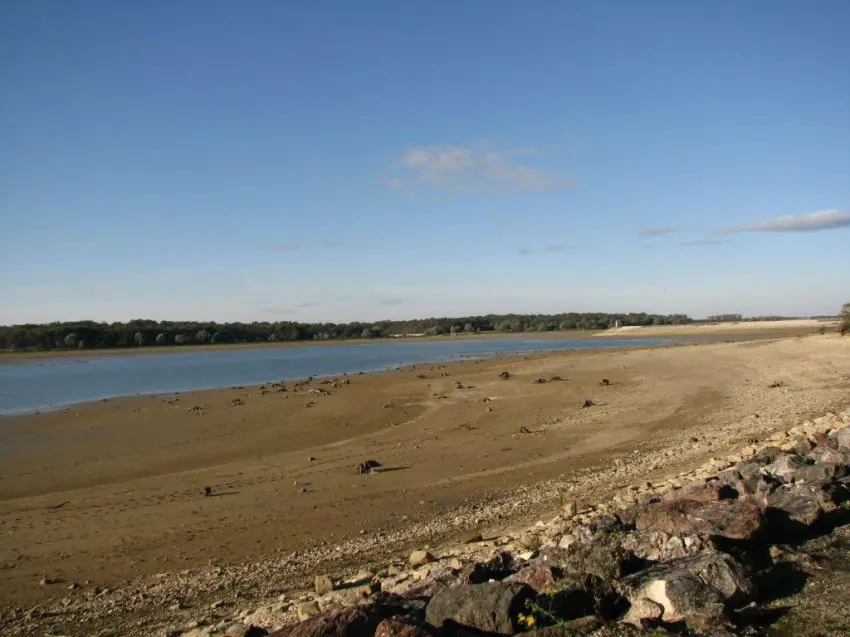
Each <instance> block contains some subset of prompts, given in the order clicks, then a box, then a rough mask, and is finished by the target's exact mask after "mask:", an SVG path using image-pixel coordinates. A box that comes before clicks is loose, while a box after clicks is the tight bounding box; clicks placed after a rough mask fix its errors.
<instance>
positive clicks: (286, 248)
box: [272, 243, 301, 252]
mask: <svg viewBox="0 0 850 637" xmlns="http://www.w3.org/2000/svg"><path fill="white" fill-rule="evenodd" d="M300 247H301V246H299V245H298V244H297V243H275V244H273V245H272V250H278V251H280V252H292V251H293V250H298V248H300Z"/></svg>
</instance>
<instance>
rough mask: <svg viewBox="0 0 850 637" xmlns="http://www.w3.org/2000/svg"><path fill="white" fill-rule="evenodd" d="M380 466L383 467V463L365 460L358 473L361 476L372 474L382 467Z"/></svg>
mask: <svg viewBox="0 0 850 637" xmlns="http://www.w3.org/2000/svg"><path fill="white" fill-rule="evenodd" d="M380 466H381V463H380V462H378V461H377V460H364V461H363V462H361V463H360V464H359V465H357V473H359V474H361V475H362V474H364V473H372V472H373V471H375V470H377V469H378V467H380Z"/></svg>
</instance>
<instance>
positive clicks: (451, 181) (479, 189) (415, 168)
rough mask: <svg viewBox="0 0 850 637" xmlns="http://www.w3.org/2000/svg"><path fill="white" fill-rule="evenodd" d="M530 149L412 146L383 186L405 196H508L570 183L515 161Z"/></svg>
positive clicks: (531, 152)
mask: <svg viewBox="0 0 850 637" xmlns="http://www.w3.org/2000/svg"><path fill="white" fill-rule="evenodd" d="M533 154H535V151H534V150H533V149H527V148H521V149H508V150H476V149H474V148H469V147H465V146H416V147H413V148H410V149H408V150H407V151H406V152H405V153H404V154H403V155H402V156H401V157H400V158H399V159H398V160H397V166H398V168H399V170H400V172H401V174H400V175H397V176H394V177H389V178H387V179H384V180H383V183H384V185H386V186H388V187H390V188H393V189H395V190H398V191H399V192H401V193H403V194H406V195H408V196H419V195H420V194H422V191H423V190H424V191H427V192H444V193H450V194H454V195H476V196H488V195H511V194H518V193H523V192H542V191H547V190H555V189H559V188H565V187H567V186H570V185H572V184H571V182H570V181H569V180H568V179H567V178H566V177H564V176H563V175H559V174H556V173H552V172H548V171H545V170H541V169H539V168H535V167H534V166H530V165H528V164H526V163H520V162H519V161H517V157H519V156H525V155H533Z"/></svg>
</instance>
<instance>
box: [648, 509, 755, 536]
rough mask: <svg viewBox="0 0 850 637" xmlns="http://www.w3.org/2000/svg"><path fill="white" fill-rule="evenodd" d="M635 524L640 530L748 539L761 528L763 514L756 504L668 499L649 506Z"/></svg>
mask: <svg viewBox="0 0 850 637" xmlns="http://www.w3.org/2000/svg"><path fill="white" fill-rule="evenodd" d="M636 525H637V528H638V529H639V530H645V529H655V530H657V531H662V532H664V533H669V534H680V533H693V534H698V535H711V536H719V537H725V538H728V539H731V540H747V539H749V538H750V537H752V535H753V534H754V533H755V532H756V531H758V530H759V528H760V527H761V525H762V512H761V509H760V508H759V507H758V506H757V505H756V504H754V503H752V502H747V501H743V500H721V501H719V502H699V501H693V500H669V501H663V502H659V503H656V504H652V505H649V506H648V507H647V508H646V510H645V511H644V512H643V513H642V514H641V515H639V516H638V518H637V520H636Z"/></svg>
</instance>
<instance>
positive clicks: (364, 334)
mask: <svg viewBox="0 0 850 637" xmlns="http://www.w3.org/2000/svg"><path fill="white" fill-rule="evenodd" d="M360 338H372V330H370V329H369V328H368V327H366V328H363V331H362V332H361V333H360Z"/></svg>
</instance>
